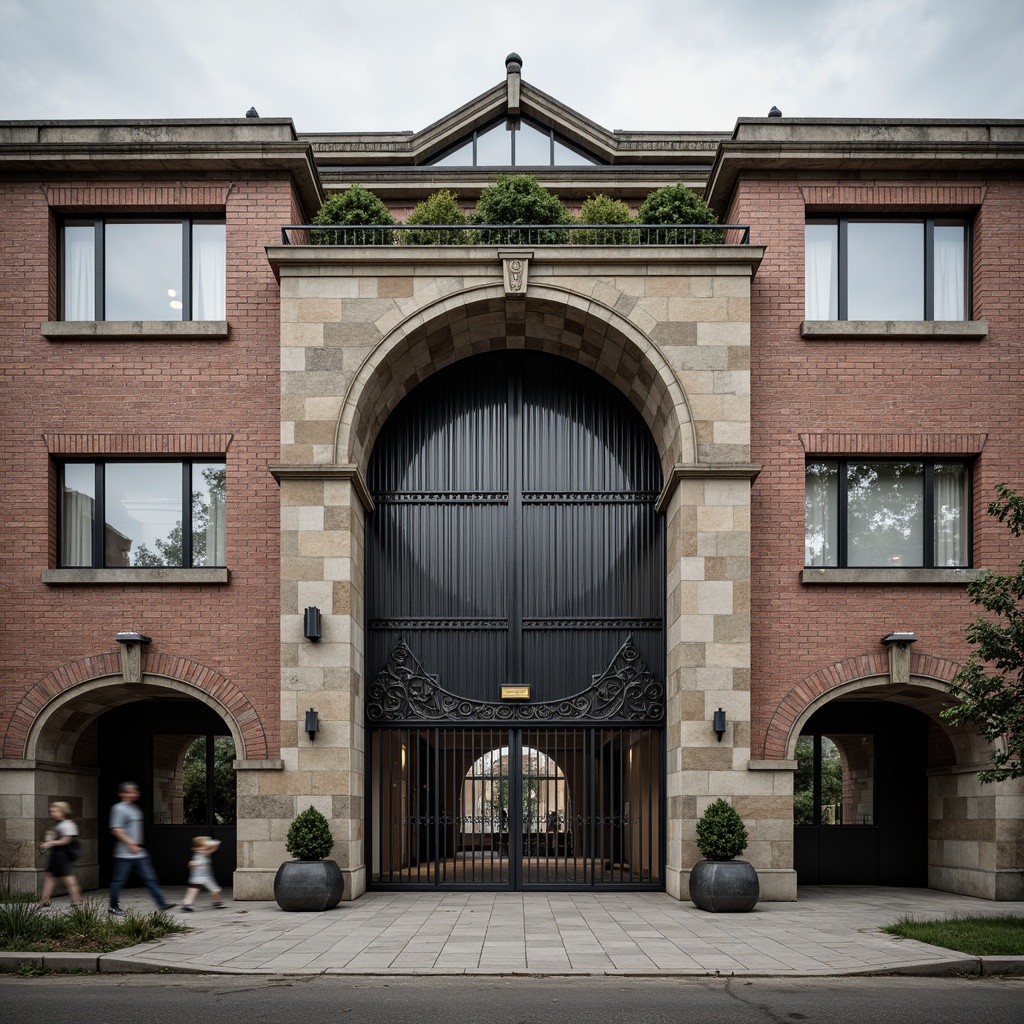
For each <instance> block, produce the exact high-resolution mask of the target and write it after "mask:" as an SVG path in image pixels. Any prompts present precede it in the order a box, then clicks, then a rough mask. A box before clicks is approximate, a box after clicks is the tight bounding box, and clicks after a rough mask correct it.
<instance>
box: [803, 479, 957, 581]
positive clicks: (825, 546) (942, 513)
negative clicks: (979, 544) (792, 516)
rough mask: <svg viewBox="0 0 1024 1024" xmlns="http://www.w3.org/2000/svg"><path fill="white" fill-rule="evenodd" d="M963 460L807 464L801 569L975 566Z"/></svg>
mask: <svg viewBox="0 0 1024 1024" xmlns="http://www.w3.org/2000/svg"><path fill="white" fill-rule="evenodd" d="M969 490H970V487H969V474H968V466H967V465H966V463H963V462H949V461H938V460H935V461H932V460H896V459H893V460H869V459H839V460H827V461H815V462H808V463H807V466H806V474H805V490H804V510H805V521H804V564H805V565H807V566H815V567H820V566H824V567H827V566H835V567H838V568H855V567H856V568H861V567H870V566H875V567H884V568H942V567H964V566H969V565H970V564H971V557H970V541H969V530H968V523H969V518H970V517H969V514H968V513H969V508H970V505H969V500H970V494H969Z"/></svg>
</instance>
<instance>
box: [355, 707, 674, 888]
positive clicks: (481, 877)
mask: <svg viewBox="0 0 1024 1024" xmlns="http://www.w3.org/2000/svg"><path fill="white" fill-rule="evenodd" d="M372 735H373V740H372V744H371V764H372V771H371V802H372V804H373V813H372V814H371V821H372V822H373V829H374V833H373V835H372V836H371V849H372V851H373V858H374V862H373V868H372V872H371V876H372V880H373V882H374V883H375V885H378V886H395V885H401V886H403V887H404V886H408V885H421V886H429V887H432V888H433V887H442V888H443V887H449V888H450V887H462V886H472V887H474V888H502V889H504V888H513V889H545V888H559V889H565V888H578V889H583V888H593V887H600V886H616V885H629V886H630V887H632V888H640V887H648V886H649V887H652V888H660V887H661V884H662V878H661V870H660V864H661V848H662V836H661V814H660V808H661V793H660V786H661V783H660V780H661V777H662V752H661V732H660V730H657V729H629V728H621V727H608V728H583V729H581V728H529V729H526V728H520V727H516V728H493V729H486V728H469V729H452V728H444V727H435V728H423V727H421V728H400V729H381V730H375V731H374V732H373V734H372Z"/></svg>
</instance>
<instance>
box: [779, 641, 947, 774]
mask: <svg viewBox="0 0 1024 1024" xmlns="http://www.w3.org/2000/svg"><path fill="white" fill-rule="evenodd" d="M959 667H960V666H959V665H958V664H957V663H956V662H953V661H948V660H947V659H945V658H936V657H931V656H928V655H917V654H913V653H911V656H910V677H911V685H918V686H922V687H923V688H924V689H930V690H937V691H939V692H940V693H945V692H946V690H947V688H948V686H949V684H950V683H951V682H952V680H953V676H954V675H956V672H957V669H958V668H959ZM888 680H889V655H888V654H887V653H885V652H879V653H877V654H864V655H860V656H858V657H855V658H845V659H843V660H842V661H837V662H835V664H833V665H828V666H826V667H824V668H820V669H818V671H817V672H812V673H811V674H810V675H809V676H805V677H804V678H803V679H802V680H801V681H800V682H799V683H798V684H797V685H796V686H794V687H793V688H792V689H791V690H790V691H789V693H787V694H786V696H785V697H784V698H783V699H782V701H781V702H780V703H779V706H778V707H777V708H776V710H775V714H774V715H773V716H772V720H771V722H770V723H769V725H768V730H767V732H766V734H765V740H764V747H763V757H764V758H766V759H768V760H784V759H785V758H786V757H787V756H789V750H790V747H791V746H792V744H793V742H795V734H796V733H797V732H799V729H800V727H801V726H802V725H803V723H804V722H805V721H806V720H807V718H809V717H810V714H811V713H813V711H816V710H817V709H818V708H819V707H821V705H822V704H825V703H827V702H828V700H830V699H832V698H833V697H837V696H839V695H840V694H844V695H846V694H850V693H852V692H855V691H857V690H861V689H867V688H868V687H870V686H873V685H876V684H878V683H879V682H882V683H887V682H888Z"/></svg>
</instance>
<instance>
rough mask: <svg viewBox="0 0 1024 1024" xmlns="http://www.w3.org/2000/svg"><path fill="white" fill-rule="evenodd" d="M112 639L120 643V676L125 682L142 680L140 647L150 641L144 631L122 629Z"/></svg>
mask: <svg viewBox="0 0 1024 1024" xmlns="http://www.w3.org/2000/svg"><path fill="white" fill-rule="evenodd" d="M114 639H115V640H116V641H117V642H118V643H119V644H120V645H121V678H122V679H124V681H125V682H126V683H141V682H142V649H143V648H144V647H145V646H146V644H148V643H150V639H149V637H148V636H146V635H145V633H135V632H131V631H124V632H121V633H118V634H117V635H116V636H115V637H114Z"/></svg>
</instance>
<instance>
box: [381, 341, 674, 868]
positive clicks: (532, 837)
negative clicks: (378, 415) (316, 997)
mask: <svg viewBox="0 0 1024 1024" xmlns="http://www.w3.org/2000/svg"><path fill="white" fill-rule="evenodd" d="M661 476H662V474H661V468H660V463H659V458H658V452H657V450H656V448H655V446H654V444H653V442H652V440H651V437H650V433H649V431H648V429H647V427H646V425H645V424H644V422H643V420H642V419H641V417H640V416H639V414H638V413H637V411H636V410H635V409H634V408H633V406H632V405H630V403H629V402H628V401H627V400H626V399H625V397H624V396H623V395H622V394H621V393H620V392H619V391H617V390H616V389H615V388H613V387H612V386H611V385H610V384H608V382H607V381H605V380H603V379H602V378H601V377H599V376H598V375H597V374H596V373H594V372H593V371H590V370H587V369H585V368H583V367H581V366H579V365H578V364H576V363H572V362H570V361H568V360H565V359H560V358H557V357H555V356H550V355H545V354H542V353H537V352H526V351H506V352H499V353H492V354H489V355H484V356H477V357H473V358H470V359H466V360H462V361H460V362H458V363H456V364H454V365H453V366H450V367H448V368H447V369H445V370H442V371H440V372H439V373H437V374H435V375H434V376H432V377H431V378H429V379H428V380H427V381H426V382H425V383H424V384H421V385H420V386H419V387H418V388H416V389H415V390H414V391H413V392H412V393H411V394H410V395H409V396H407V398H406V399H405V400H404V401H403V402H402V403H401V404H400V405H399V407H398V408H397V409H396V411H395V412H394V413H393V414H392V416H391V417H390V419H389V420H388V422H387V424H386V425H385V427H384V429H383V430H382V432H381V434H380V435H379V437H378V439H377V442H376V445H375V448H374V451H373V456H372V458H371V460H370V466H369V479H368V483H369V487H370V490H371V493H372V495H373V501H374V506H375V508H374V512H373V513H372V514H371V515H370V516H369V517H368V528H367V559H366V561H367V679H368V687H367V696H366V714H367V725H368V729H369V739H370V744H369V750H370V763H369V766H368V767H369V771H368V776H369V779H368V781H369V789H368V796H369V801H368V802H369V819H370V820H369V828H370V882H371V884H376V885H394V884H403V885H408V884H413V885H430V886H458V885H474V886H480V885H495V886H510V887H513V888H528V887H531V886H544V887H551V886H558V887H569V888H580V887H591V886H599V885H629V886H634V887H635V886H654V887H657V886H661V885H663V884H664V873H663V859H664V854H663V827H662V794H663V792H664V782H663V775H664V765H663V741H662V733H663V726H664V719H665V686H664V664H665V653H664V574H665V568H664V560H665V554H664V529H663V517H662V516H660V515H659V514H658V513H657V512H656V510H655V502H656V499H657V497H658V494H659V493H660V491H661V487H662V479H661Z"/></svg>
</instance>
